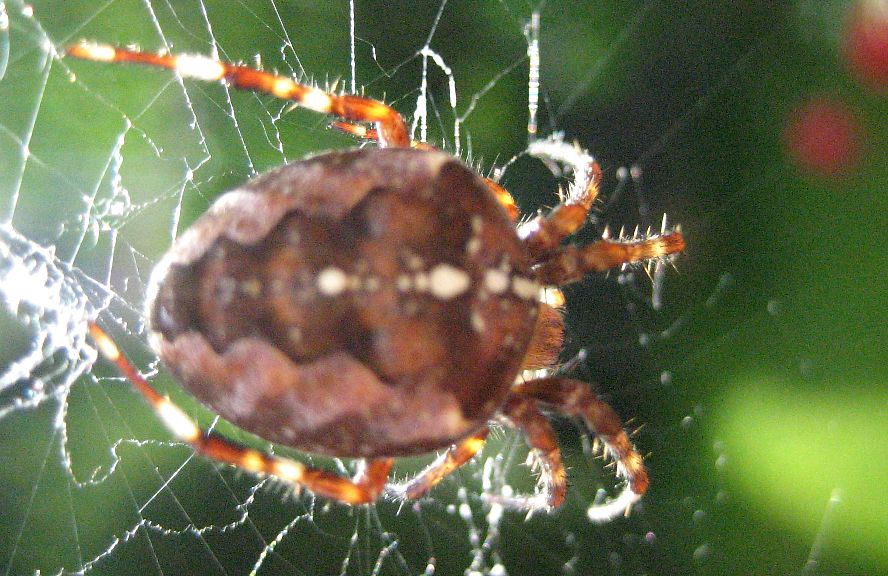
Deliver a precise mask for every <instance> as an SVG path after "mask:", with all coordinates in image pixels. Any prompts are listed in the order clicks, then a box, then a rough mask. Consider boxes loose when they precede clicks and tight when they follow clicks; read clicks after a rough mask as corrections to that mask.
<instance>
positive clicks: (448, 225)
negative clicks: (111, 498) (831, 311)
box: [67, 43, 684, 519]
mask: <svg viewBox="0 0 888 576" xmlns="http://www.w3.org/2000/svg"><path fill="white" fill-rule="evenodd" d="M67 53H68V55H69V56H73V57H77V58H82V59H86V60H93V61H98V62H130V63H140V64H147V65H151V66H157V67H161V68H167V69H171V70H174V71H176V72H177V73H179V74H180V75H181V76H182V77H185V78H195V79H199V80H205V81H222V82H225V83H227V84H229V85H231V86H233V87H235V88H239V89H245V90H255V91H260V92H267V93H269V94H272V95H274V96H276V97H278V98H282V99H287V100H292V101H293V102H294V103H295V104H296V105H299V106H302V107H304V108H308V109H310V110H314V111H316V112H319V113H323V114H332V115H335V116H338V117H339V118H341V121H339V122H337V123H336V126H337V127H338V128H340V129H342V130H345V131H347V132H350V133H352V134H355V135H358V136H361V137H364V138H368V139H373V140H376V141H377V143H378V148H363V149H358V150H351V151H345V152H342V151H340V152H329V153H325V154H320V155H318V156H315V157H313V158H309V159H305V160H302V161H299V162H294V163H290V164H287V165H285V166H282V167H280V168H278V169H276V170H273V171H271V172H268V173H266V174H263V175H261V176H259V177H258V178H256V179H254V180H252V181H250V182H248V183H247V184H245V185H243V186H241V187H240V188H238V189H236V190H233V191H231V192H229V193H227V194H225V195H224V196H222V197H221V198H220V199H219V200H218V201H217V202H215V203H214V204H213V206H211V207H210V209H209V210H208V212H207V213H206V214H204V215H203V216H202V217H201V218H200V219H198V220H197V222H195V224H194V225H192V226H191V227H190V228H189V229H188V230H187V231H186V232H185V233H184V234H183V235H182V236H180V237H179V239H178V240H176V242H175V243H174V245H173V246H172V248H171V249H170V251H169V252H168V253H167V254H166V255H165V256H164V257H163V259H162V260H161V261H160V263H159V264H158V265H157V267H156V268H155V270H154V272H153V273H152V276H151V280H150V282H149V289H148V303H147V317H148V321H149V337H150V342H151V344H152V346H153V348H154V349H155V351H156V352H157V354H158V356H159V357H160V359H161V360H162V362H163V363H164V365H165V366H166V367H167V368H169V370H170V371H171V372H172V373H173V374H174V375H175V376H176V378H177V379H178V380H179V381H180V382H181V384H182V385H183V386H184V387H185V389H187V390H188V391H189V392H190V393H192V394H193V395H194V396H195V397H197V398H198V399H199V400H200V401H202V402H203V403H204V404H206V405H207V406H209V407H211V408H212V409H213V410H214V411H215V412H216V413H218V414H219V415H221V416H222V417H224V418H225V419H227V420H229V421H231V422H232V423H234V424H236V425H238V426H240V427H241V428H243V429H244V430H247V431H249V432H252V433H254V434H256V435H258V436H260V437H261V438H263V439H265V440H268V441H270V442H275V443H278V444H282V445H286V446H290V447H293V448H296V449H299V450H303V451H306V452H313V453H321V454H326V455H328V456H334V457H350V458H359V459H361V462H362V464H361V465H360V466H359V469H358V472H357V474H356V475H355V476H354V477H353V478H346V477H344V476H341V475H339V474H336V473H333V472H329V471H326V470H322V469H319V468H315V467H313V466H309V465H307V464H303V463H301V462H298V461H295V460H292V459H288V458H283V457H280V456H275V455H270V454H267V453H264V452H260V451H258V450H255V449H252V448H248V447H245V446H241V445H239V444H236V443H235V442H233V441H231V440H228V439H226V438H224V437H222V436H220V435H218V434H216V433H213V432H207V431H205V430H202V429H201V428H200V427H199V426H198V425H197V423H196V422H195V421H194V420H193V419H192V418H191V417H189V416H188V415H186V414H185V412H184V411H183V410H181V409H180V408H178V407H177V406H176V405H175V404H173V403H172V402H171V401H170V400H169V399H168V398H166V397H165V396H163V395H161V394H160V393H159V392H157V391H156V390H155V389H154V388H153V387H152V386H151V384H149V383H148V382H147V380H145V379H144V378H143V377H142V376H141V375H140V374H139V373H138V371H137V370H136V369H135V368H134V367H133V366H132V364H131V363H130V362H129V361H128V360H127V359H126V358H125V356H123V355H122V354H121V352H120V351H119V349H118V348H117V346H116V345H115V344H114V342H113V341H112V340H111V339H110V338H109V337H108V336H107V335H106V333H105V332H104V331H103V330H102V329H101V328H99V327H98V326H97V325H96V324H94V323H91V324H90V332H91V334H92V337H93V339H94V340H95V342H96V343H97V345H98V347H99V350H100V351H101V352H102V354H103V355H104V356H105V357H106V358H108V359H109V360H111V361H112V362H114V363H115V364H116V365H117V367H118V369H119V370H120V371H121V372H122V373H123V374H124V375H125V376H126V377H127V378H128V379H129V380H130V381H131V382H132V383H133V385H134V386H135V387H136V389H137V390H138V391H139V392H140V393H141V394H142V395H143V396H144V397H145V398H146V399H147V400H148V402H149V403H150V404H151V405H152V406H153V407H154V409H155V411H156V412H157V414H158V415H159V417H160V418H161V419H162V420H163V422H164V423H165V424H166V426H167V427H168V428H169V429H170V430H171V431H172V433H173V434H174V435H175V436H176V437H177V438H178V439H180V440H182V441H183V442H187V443H188V444H190V445H191V446H193V447H194V449H195V451H196V452H198V453H200V454H204V455H206V456H208V457H210V458H213V459H215V460H218V461H220V462H224V463H227V464H231V465H234V466H238V467H240V468H243V469H246V470H249V471H251V472H255V473H260V474H267V475H271V476H274V477H276V478H278V479H280V480H282V481H284V482H287V483H291V484H293V485H296V486H301V487H305V488H307V489H309V490H311V491H312V492H314V493H315V494H318V495H321V496H324V497H327V498H332V499H335V500H338V501H341V502H344V503H348V504H361V503H366V502H372V501H374V500H375V499H377V498H378V497H379V496H380V495H381V494H383V493H385V494H387V495H389V496H392V497H395V498H418V497H420V496H422V495H424V494H425V493H427V492H428V491H429V490H430V489H431V488H432V487H434V486H435V485H436V484H437V483H438V482H440V481H441V480H442V479H443V478H444V477H446V476H447V475H448V474H450V473H451V472H453V471H454V470H456V469H457V468H459V467H460V466H461V465H462V464H464V463H465V462H467V461H468V460H469V459H471V458H472V457H473V456H474V455H475V454H476V453H477V452H478V451H479V450H480V449H481V447H482V445H483V444H484V442H485V439H486V437H487V435H488V424H489V423H490V422H491V421H492V420H494V419H500V420H503V421H505V422H506V423H508V424H510V425H512V426H514V427H516V428H518V429H520V430H521V431H522V432H523V433H524V435H525V437H526V439H527V442H528V444H529V445H530V447H531V448H532V449H533V451H534V452H535V453H536V455H537V457H538V459H539V462H540V463H541V476H542V479H541V480H542V482H541V484H542V486H543V489H542V491H541V492H540V493H538V494H535V495H532V496H512V495H509V496H506V495H488V499H490V500H493V501H497V502H500V503H502V504H503V505H505V506H508V507H513V508H521V509H540V508H542V509H549V508H554V507H557V506H559V505H560V504H562V502H563V501H564V498H565V494H566V472H565V468H564V465H563V463H562V460H561V456H560V452H559V449H558V445H557V440H556V436H555V433H554V431H553V429H552V427H551V425H550V424H549V421H548V420H547V419H546V418H545V417H544V416H543V414H542V412H541V411H540V410H541V407H543V406H545V407H549V408H553V409H555V410H557V411H560V412H562V413H564V414H568V415H570V416H575V417H579V418H581V419H582V420H583V421H584V423H585V424H586V425H587V426H588V427H589V428H590V429H591V430H592V432H594V434H595V435H596V437H597V438H598V440H600V441H601V443H602V444H603V446H604V447H605V448H606V450H607V452H608V453H609V454H610V456H611V457H613V459H614V460H615V462H616V465H617V466H616V467H617V474H618V476H621V477H624V478H625V479H626V481H627V486H626V488H625V490H624V491H623V493H622V494H621V496H619V497H618V498H617V500H616V501H615V503H611V504H610V505H607V504H604V505H601V506H593V507H592V508H591V509H590V517H593V518H599V519H603V518H606V517H610V516H613V515H615V514H617V513H619V512H622V511H623V510H624V509H628V506H629V505H631V503H633V502H634V501H636V500H637V499H638V498H639V497H640V496H641V495H642V494H643V493H644V492H645V490H646V489H647V486H648V476H647V472H646V471H645V468H644V465H643V463H642V458H641V456H640V455H639V453H638V452H637V451H636V450H635V449H634V447H633V446H632V443H631V442H630V440H629V438H628V436H627V435H626V433H625V431H624V430H623V428H622V425H621V423H620V419H619V418H618V416H617V415H616V413H615V412H614V410H613V409H612V408H611V407H610V406H609V405H607V404H606V403H605V402H603V401H601V400H600V399H598V398H597V397H596V396H595V395H594V394H593V393H592V391H591V389H590V388H589V386H588V385H587V384H586V383H584V382H580V381H577V380H572V379H569V378H561V377H553V376H546V377H541V378H533V379H530V380H521V379H519V378H518V376H519V374H521V373H522V371H525V370H535V369H546V368H551V367H552V366H553V365H554V364H555V362H556V361H557V359H558V354H559V352H560V349H561V344H562V341H563V336H564V325H563V322H562V319H561V316H560V314H559V312H558V311H557V310H556V309H555V308H554V307H553V306H550V305H548V304H546V303H544V302H541V301H540V294H541V290H542V288H543V287H546V286H561V285H564V284H567V283H570V282H574V281H577V280H580V279H581V278H583V276H584V275H585V274H587V273H589V272H601V271H606V270H609V269H611V268H613V267H616V266H621V265H624V264H627V263H634V262H656V261H660V260H663V259H668V258H670V257H671V255H674V254H676V253H678V252H680V251H681V250H683V248H684V239H683V237H682V235H681V233H680V232H678V231H676V230H667V229H666V228H665V221H664V229H663V230H662V232H661V233H660V234H649V235H646V236H644V237H641V238H633V239H627V238H619V239H601V240H599V241H597V242H594V243H592V244H588V245H585V246H574V245H562V240H564V239H565V238H566V237H568V236H569V235H571V234H573V233H574V232H575V231H577V230H578V229H579V228H580V227H581V226H582V225H583V224H584V223H585V221H586V217H587V214H588V212H589V210H590V207H591V205H592V203H593V202H594V200H595V198H596V196H597V194H598V185H599V181H600V176H601V174H600V169H599V168H598V165H597V164H596V163H594V162H592V161H591V160H590V161H589V163H588V165H587V166H585V167H583V168H582V170H583V172H584V173H583V174H579V175H578V176H582V177H583V179H584V181H585V185H582V186H575V187H574V188H573V189H572V190H571V192H570V193H569V194H568V195H567V197H566V198H565V200H564V201H563V202H562V203H561V204H560V205H558V206H557V207H556V208H555V209H553V210H552V211H551V212H549V213H548V214H546V215H542V214H541V215H538V216H536V217H535V218H533V219H532V220H530V221H529V222H527V223H525V224H524V225H522V227H521V228H520V234H519V233H518V232H517V231H516V226H515V219H516V216H517V209H516V207H515V204H514V202H513V201H512V198H511V196H510V195H509V194H508V192H506V191H505V190H504V189H503V188H501V187H500V186H499V185H497V184H496V183H494V182H492V181H491V180H488V179H484V178H482V177H480V176H478V175H477V174H475V173H474V172H473V171H471V170H470V169H469V168H467V167H466V166H465V165H463V164H462V163H461V162H460V161H458V160H457V159H455V158H453V157H451V156H449V155H447V154H444V153H442V152H440V151H437V150H434V149H432V148H431V147H430V146H427V145H424V144H421V143H416V142H411V139H410V137H409V134H408V130H407V127H406V124H405V122H404V120H403V119H402V117H401V116H400V114H398V113H397V112H396V111H395V110H393V109H392V108H390V107H388V106H386V105H385V104H383V103H381V102H378V101H376V100H372V99H370V98H365V97H361V96H353V95H334V94H328V93H325V92H323V91H321V90H319V89H317V88H313V87H310V86H307V85H304V84H300V83H298V82H295V81H293V80H291V79H290V78H286V77H282V76H276V75H273V74H270V73H267V72H262V71H259V70H255V69H252V68H248V67H244V66H237V65H232V64H226V63H223V62H219V61H216V60H212V59H209V58H205V57H202V56H192V55H171V54H149V53H145V52H140V51H136V50H128V49H122V48H115V47H112V46H107V45H99V44H92V43H81V44H77V45H74V46H72V47H70V48H68V51H67ZM362 123H370V124H372V125H373V127H372V128H370V129H368V128H366V127H364V125H363V124H362ZM504 208H505V209H504ZM438 449H444V452H443V453H442V454H441V455H440V456H439V457H438V458H437V459H436V460H435V461H434V462H432V463H431V464H430V465H429V466H428V467H427V468H426V469H425V470H424V471H422V472H421V473H419V474H418V475H417V476H416V477H415V478H413V479H412V480H409V481H407V482H405V483H403V484H398V485H387V478H388V474H389V471H390V469H391V467H392V461H393V458H394V457H398V456H409V455H415V454H420V453H426V452H430V451H433V450H438Z"/></svg>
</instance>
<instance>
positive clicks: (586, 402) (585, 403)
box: [512, 377, 649, 521]
mask: <svg viewBox="0 0 888 576" xmlns="http://www.w3.org/2000/svg"><path fill="white" fill-rule="evenodd" d="M512 392H513V394H518V395H521V396H526V397H530V398H534V399H536V400H538V401H540V402H542V403H544V404H548V405H550V406H552V407H553V408H555V409H557V410H558V411H560V412H562V413H564V414H566V415H568V416H574V417H579V418H581V419H582V420H583V422H584V423H585V424H586V426H588V427H589V429H590V430H591V431H592V432H593V433H594V434H595V436H596V437H597V438H598V439H599V440H600V441H601V442H602V444H604V447H605V449H606V450H607V451H608V453H609V454H610V456H611V457H612V458H613V459H614V461H615V462H616V465H617V476H620V477H624V478H625V479H626V480H627V482H628V486H627V487H626V489H625V490H624V491H623V493H622V494H620V495H619V496H618V497H617V498H616V499H615V500H614V501H612V502H610V503H606V504H601V505H595V506H592V507H591V508H589V510H588V515H589V517H590V518H591V519H592V520H597V521H600V520H607V519H609V518H612V517H614V516H618V515H619V514H621V513H623V512H624V511H626V510H627V509H628V508H629V507H630V506H631V505H632V504H633V503H635V502H637V501H638V499H639V498H640V497H641V495H642V494H644V493H645V492H646V491H647V488H648V483H649V481H648V475H647V470H645V467H644V463H643V462H642V458H641V454H639V453H638V452H637V451H636V450H635V447H634V446H633V445H632V442H631V441H630V440H629V436H628V435H627V434H626V432H625V430H623V425H622V423H621V422H620V417H619V416H617V413H616V412H614V409H613V408H611V407H610V406H609V405H608V404H607V403H606V402H604V401H602V400H599V399H598V398H597V397H596V396H595V395H594V394H593V393H592V390H591V389H590V388H589V385H588V384H586V383H585V382H581V381H579V380H572V379H570V378H557V377H552V378H538V379H536V380H530V381H528V382H522V383H519V384H515V386H514V387H513V388H512Z"/></svg>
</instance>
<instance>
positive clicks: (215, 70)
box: [67, 42, 410, 148]
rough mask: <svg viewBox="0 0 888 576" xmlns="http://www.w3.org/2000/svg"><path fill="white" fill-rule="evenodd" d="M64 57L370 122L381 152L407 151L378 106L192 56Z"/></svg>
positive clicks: (110, 53)
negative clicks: (172, 74) (130, 66)
mask: <svg viewBox="0 0 888 576" xmlns="http://www.w3.org/2000/svg"><path fill="white" fill-rule="evenodd" d="M67 54H68V56H72V57H74V58H81V59H83V60H92V61H94V62H119V63H134V64H145V65H148V66H155V67H158V68H166V69H169V70H175V71H176V72H178V73H179V74H181V75H182V77H183V78H194V79H196V80H204V81H207V82H212V81H217V80H218V81H222V82H226V83H228V84H230V85H231V86H233V87H235V88H238V89H241V90H254V91H257V92H266V93H268V94H272V95H274V96H276V97H278V98H281V99H284V100H292V101H293V102H295V103H296V104H297V105H299V106H301V107H303V108H307V109H309V110H314V111H315V112H320V113H322V114H334V115H336V116H339V117H340V118H343V119H345V120H350V121H355V122H372V123H374V124H375V125H376V132H377V139H378V140H379V146H380V147H401V148H405V147H408V146H410V135H409V133H408V131H407V125H406V124H405V123H404V119H403V118H401V115H400V114H398V113H397V112H396V111H395V110H394V109H392V108H390V107H389V106H386V105H385V104H383V103H382V102H379V101H378V100H373V99H372V98H365V97H363V96H352V95H343V96H338V95H335V94H328V93H327V92H324V91H323V90H320V89H318V88H313V87H311V86H306V85H305V84H300V83H298V82H295V81H294V80H291V79H290V78H287V77H285V76H276V75H274V74H270V73H268V72H262V71H261V70H256V69H254V68H250V67H248V66H238V65H235V64H228V63H226V62H220V61H218V60H213V59H212V58H208V57H206V56H198V55H193V54H179V55H173V54H152V53H148V52H140V51H138V50H128V49H125V48H117V47H114V46H109V45H107V44H95V43H89V42H81V43H80V44H75V45H73V46H70V47H68V49H67Z"/></svg>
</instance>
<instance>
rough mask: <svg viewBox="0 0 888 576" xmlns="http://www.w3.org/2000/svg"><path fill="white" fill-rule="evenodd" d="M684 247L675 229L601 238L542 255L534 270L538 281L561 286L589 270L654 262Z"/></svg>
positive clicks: (599, 270) (680, 235) (563, 247)
mask: <svg viewBox="0 0 888 576" xmlns="http://www.w3.org/2000/svg"><path fill="white" fill-rule="evenodd" d="M684 248H685V241H684V236H682V234H681V231H680V230H678V229H676V230H673V231H666V230H664V231H663V232H662V233H661V234H657V235H650V236H647V237H642V238H638V239H628V240H625V239H620V240H609V239H604V240H599V241H598V242H593V243H592V244H587V245H585V246H561V247H559V248H557V249H556V250H554V251H553V252H552V253H551V254H549V255H547V256H545V257H544V258H542V259H541V260H540V261H539V263H538V264H537V266H536V267H535V271H536V273H537V277H538V278H539V280H540V282H542V283H544V284H554V285H559V286H560V285H564V284H569V283H571V282H576V281H577V280H581V279H582V278H583V276H584V275H585V274H586V273H588V272H604V271H606V270H609V269H611V268H616V267H617V266H621V265H623V264H632V263H636V262H643V261H645V260H651V261H653V260H657V259H659V258H664V257H667V256H671V255H673V254H677V253H679V252H681V251H682V250H684Z"/></svg>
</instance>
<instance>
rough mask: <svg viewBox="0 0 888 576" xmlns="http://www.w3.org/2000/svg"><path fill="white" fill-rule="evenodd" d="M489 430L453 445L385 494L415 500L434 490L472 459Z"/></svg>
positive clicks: (387, 489) (391, 486)
mask: <svg viewBox="0 0 888 576" xmlns="http://www.w3.org/2000/svg"><path fill="white" fill-rule="evenodd" d="M488 434H490V430H489V429H488V428H487V427H486V426H485V427H484V428H482V429H481V430H478V431H477V432H475V433H474V434H472V435H471V436H469V437H468V438H466V439H465V440H463V441H461V442H460V443H459V444H454V445H452V446H451V447H450V448H448V449H447V451H446V452H444V453H443V454H441V455H440V456H439V457H438V458H437V459H436V460H435V461H434V462H432V463H431V464H429V465H428V466H427V467H426V469H425V470H423V471H422V472H420V473H419V474H417V475H416V476H414V477H413V478H411V479H410V480H409V481H407V482H406V483H404V484H398V485H389V486H388V487H387V488H386V493H387V494H388V495H390V496H393V497H395V498H397V499H405V498H407V499H410V500H415V499H416V498H420V497H422V496H423V495H425V494H426V493H427V492H428V491H429V490H431V489H432V488H434V487H435V486H436V485H437V484H438V483H439V482H441V480H443V479H444V478H445V477H446V476H447V475H448V474H450V473H452V472H453V471H455V470H456V469H457V468H459V467H460V466H462V465H463V464H465V463H466V462H468V461H469V460H471V459H472V457H473V456H475V454H477V453H478V452H479V451H480V450H481V448H482V447H483V446H484V442H485V441H486V440H487V435H488Z"/></svg>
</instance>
